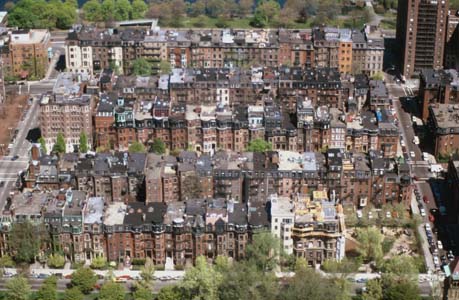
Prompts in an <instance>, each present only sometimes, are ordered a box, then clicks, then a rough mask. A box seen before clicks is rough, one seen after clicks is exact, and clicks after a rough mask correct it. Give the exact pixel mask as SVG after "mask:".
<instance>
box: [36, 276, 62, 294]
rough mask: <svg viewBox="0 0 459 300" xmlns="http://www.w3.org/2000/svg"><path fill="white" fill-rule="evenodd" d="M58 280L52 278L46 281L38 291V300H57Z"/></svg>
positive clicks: (54, 277)
mask: <svg viewBox="0 0 459 300" xmlns="http://www.w3.org/2000/svg"><path fill="white" fill-rule="evenodd" d="M56 283H57V278H56V276H50V277H48V278H46V279H45V281H44V282H43V284H42V285H41V287H40V289H39V290H38V291H37V298H36V299H37V300H56V299H57V289H56Z"/></svg>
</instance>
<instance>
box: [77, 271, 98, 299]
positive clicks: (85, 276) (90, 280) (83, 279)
mask: <svg viewBox="0 0 459 300" xmlns="http://www.w3.org/2000/svg"><path fill="white" fill-rule="evenodd" d="M96 282H97V277H96V274H95V273H94V272H93V271H92V270H91V269H89V268H85V267H82V268H79V269H78V270H76V271H75V272H73V274H72V281H71V282H70V283H71V285H72V287H75V288H77V289H78V290H79V291H80V292H82V293H83V294H89V293H90V292H91V291H92V290H93V288H94V285H95V284H96Z"/></svg>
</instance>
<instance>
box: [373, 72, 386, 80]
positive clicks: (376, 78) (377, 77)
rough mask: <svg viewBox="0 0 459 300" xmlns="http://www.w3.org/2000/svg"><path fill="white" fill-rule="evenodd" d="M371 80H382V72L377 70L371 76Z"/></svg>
mask: <svg viewBox="0 0 459 300" xmlns="http://www.w3.org/2000/svg"><path fill="white" fill-rule="evenodd" d="M371 79H373V80H384V74H383V73H382V72H377V73H375V74H374V75H373V76H371Z"/></svg>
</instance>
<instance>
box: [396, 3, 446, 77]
mask: <svg viewBox="0 0 459 300" xmlns="http://www.w3.org/2000/svg"><path fill="white" fill-rule="evenodd" d="M447 16H448V0H399V2H398V11H397V44H398V45H399V46H400V54H401V57H400V59H399V62H400V64H401V65H400V66H399V67H400V71H401V73H402V75H403V76H405V77H407V78H409V77H412V76H413V75H415V74H417V73H418V72H419V71H420V70H422V69H424V68H430V69H432V68H433V69H440V68H442V67H443V53H444V51H445V31H446V19H447Z"/></svg>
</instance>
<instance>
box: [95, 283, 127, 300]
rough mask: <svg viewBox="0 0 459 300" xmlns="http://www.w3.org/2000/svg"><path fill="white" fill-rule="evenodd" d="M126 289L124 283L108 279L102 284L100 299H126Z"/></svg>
mask: <svg viewBox="0 0 459 300" xmlns="http://www.w3.org/2000/svg"><path fill="white" fill-rule="evenodd" d="M125 293H126V292H125V291H124V288H123V286H122V285H120V284H117V283H115V282H113V281H108V282H106V283H104V285H102V287H101V288H100V292H99V298H98V299H99V300H124V295H125Z"/></svg>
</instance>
